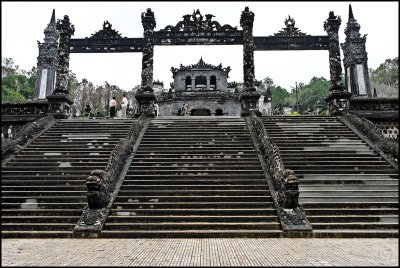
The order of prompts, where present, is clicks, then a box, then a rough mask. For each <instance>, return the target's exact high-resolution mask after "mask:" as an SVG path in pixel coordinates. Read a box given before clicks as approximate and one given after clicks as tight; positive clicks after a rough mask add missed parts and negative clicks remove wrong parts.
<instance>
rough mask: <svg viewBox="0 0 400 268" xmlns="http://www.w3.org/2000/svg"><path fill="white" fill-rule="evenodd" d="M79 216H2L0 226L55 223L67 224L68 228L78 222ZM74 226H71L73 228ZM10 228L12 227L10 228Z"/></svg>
mask: <svg viewBox="0 0 400 268" xmlns="http://www.w3.org/2000/svg"><path fill="white" fill-rule="evenodd" d="M79 217H80V215H78V216H66V215H59V216H55V215H52V216H38V215H35V216H31V215H23V216H2V217H1V221H2V222H1V225H2V227H3V224H5V223H9V225H12V224H22V223H25V224H26V225H29V224H33V223H38V224H43V225H46V224H49V223H54V224H53V225H56V224H57V223H69V226H71V224H72V225H75V224H76V223H77V222H78V220H79ZM73 227H74V226H72V228H73ZM10 228H12V226H10Z"/></svg>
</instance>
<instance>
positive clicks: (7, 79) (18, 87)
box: [1, 58, 36, 101]
mask: <svg viewBox="0 0 400 268" xmlns="http://www.w3.org/2000/svg"><path fill="white" fill-rule="evenodd" d="M1 75H2V79H1V89H2V101H24V100H25V99H28V98H32V97H33V94H34V91H35V83H36V69H35V68H34V67H33V68H32V69H31V70H30V71H28V72H27V71H25V70H19V67H18V65H15V63H14V60H13V59H12V58H2V66H1ZM12 91H14V92H12ZM16 93H18V94H16Z"/></svg>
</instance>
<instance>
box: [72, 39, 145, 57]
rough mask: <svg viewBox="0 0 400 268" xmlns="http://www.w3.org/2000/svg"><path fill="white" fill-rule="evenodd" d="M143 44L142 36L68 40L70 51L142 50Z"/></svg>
mask: <svg viewBox="0 0 400 268" xmlns="http://www.w3.org/2000/svg"><path fill="white" fill-rule="evenodd" d="M144 44H145V42H144V39H143V38H120V39H90V38H75V39H71V41H70V53H108V52H142V51H143V46H144Z"/></svg>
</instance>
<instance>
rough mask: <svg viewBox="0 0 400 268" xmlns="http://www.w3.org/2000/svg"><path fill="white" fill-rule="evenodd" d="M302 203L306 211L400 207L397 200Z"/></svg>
mask: <svg viewBox="0 0 400 268" xmlns="http://www.w3.org/2000/svg"><path fill="white" fill-rule="evenodd" d="M301 205H302V206H303V207H304V209H305V210H306V212H307V211H308V209H310V208H312V209H324V208H326V209H343V208H345V209H354V208H356V209H370V208H376V209H381V208H395V209H398V207H399V204H398V202H397V201H395V202H388V201H384V202H382V201H375V200H369V201H356V200H354V201H350V202H336V201H323V202H318V203H317V202H308V201H307V202H304V201H303V202H302V203H301Z"/></svg>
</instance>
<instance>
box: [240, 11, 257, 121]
mask: <svg viewBox="0 0 400 268" xmlns="http://www.w3.org/2000/svg"><path fill="white" fill-rule="evenodd" d="M253 22H254V13H253V12H251V11H250V10H249V7H245V9H244V11H242V15H241V17H240V26H241V27H242V28H243V83H244V92H243V93H242V94H241V95H240V103H241V110H242V111H241V115H242V116H248V115H250V111H252V110H254V111H255V112H257V113H258V114H259V111H257V110H256V104H257V102H258V99H259V98H260V93H258V92H256V87H255V85H254V81H255V79H254V40H253Z"/></svg>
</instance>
